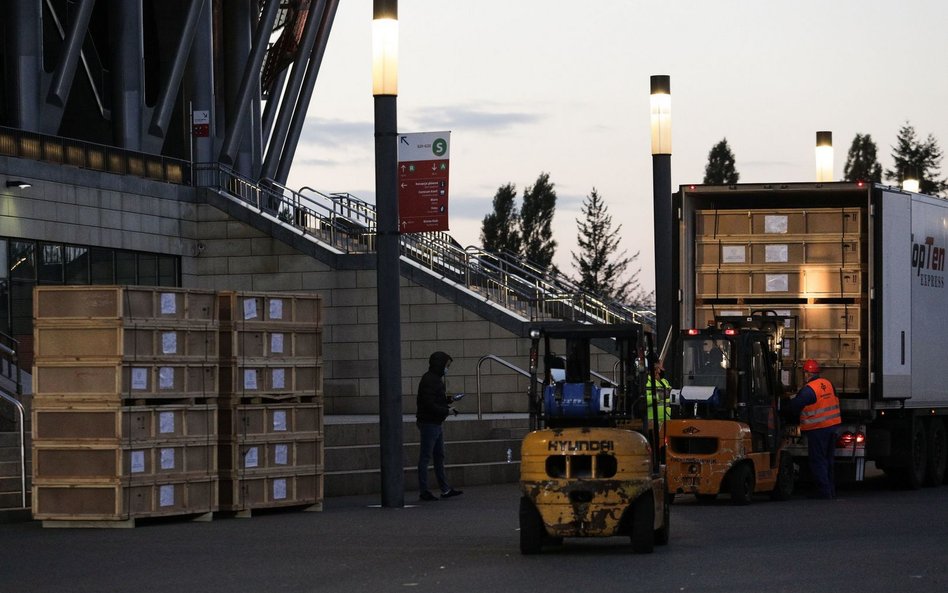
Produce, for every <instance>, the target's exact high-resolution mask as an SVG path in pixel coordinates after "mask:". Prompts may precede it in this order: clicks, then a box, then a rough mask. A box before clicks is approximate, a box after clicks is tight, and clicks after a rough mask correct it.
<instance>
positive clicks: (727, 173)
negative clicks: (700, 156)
mask: <svg viewBox="0 0 948 593" xmlns="http://www.w3.org/2000/svg"><path fill="white" fill-rule="evenodd" d="M740 178H741V174H740V173H738V172H737V169H735V168H734V153H732V152H731V147H730V146H728V144H727V138H724V139H723V140H721V141H720V142H718V143H717V144H715V145H714V146H713V147H712V148H711V152H709V153H708V164H707V166H705V168H704V183H715V184H722V183H723V184H727V185H731V184H733V183H737V181H738V180H739V179H740Z"/></svg>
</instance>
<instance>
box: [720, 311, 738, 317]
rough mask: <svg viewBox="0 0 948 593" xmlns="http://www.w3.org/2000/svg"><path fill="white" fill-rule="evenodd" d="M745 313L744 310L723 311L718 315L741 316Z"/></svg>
mask: <svg viewBox="0 0 948 593" xmlns="http://www.w3.org/2000/svg"><path fill="white" fill-rule="evenodd" d="M743 314H744V312H743V311H721V312H720V313H718V315H721V316H722V317H740V316H741V315H743Z"/></svg>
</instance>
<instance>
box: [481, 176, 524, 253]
mask: <svg viewBox="0 0 948 593" xmlns="http://www.w3.org/2000/svg"><path fill="white" fill-rule="evenodd" d="M516 199H517V188H516V186H515V185H514V184H513V183H508V184H507V185H502V186H500V187H499V188H497V193H496V194H494V211H493V212H492V213H490V214H488V215H487V216H485V217H484V221H483V223H482V224H481V246H483V248H484V251H491V252H495V253H502V252H504V251H509V252H510V253H513V254H515V255H519V254H520V247H521V240H520V232H519V231H518V230H517V229H518V228H519V226H520V216H519V215H518V214H517V210H516V209H515V206H514V202H515V201H516Z"/></svg>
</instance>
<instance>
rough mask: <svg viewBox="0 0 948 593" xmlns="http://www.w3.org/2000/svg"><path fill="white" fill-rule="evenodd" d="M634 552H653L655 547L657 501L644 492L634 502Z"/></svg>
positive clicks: (631, 537)
mask: <svg viewBox="0 0 948 593" xmlns="http://www.w3.org/2000/svg"><path fill="white" fill-rule="evenodd" d="M631 510H632V535H631V536H630V539H631V540H632V552H633V553H635V554H651V553H652V552H653V551H654V549H655V503H654V501H653V500H652V495H651V494H643V495H642V496H640V497H638V499H636V501H635V502H633V503H632V509H631Z"/></svg>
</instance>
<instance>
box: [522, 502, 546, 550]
mask: <svg viewBox="0 0 948 593" xmlns="http://www.w3.org/2000/svg"><path fill="white" fill-rule="evenodd" d="M545 536H546V529H544V527H543V518H542V517H540V512H539V511H538V510H537V508H536V507H535V506H533V503H532V502H530V500H529V499H528V498H527V497H526V496H522V497H521V498H520V553H521V554H539V553H540V550H541V549H542V548H543V539H544V537H545Z"/></svg>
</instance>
